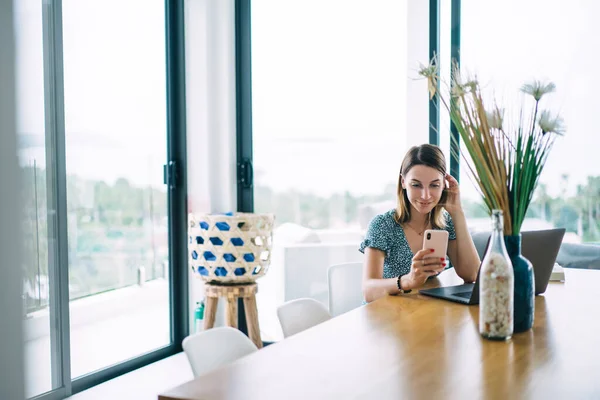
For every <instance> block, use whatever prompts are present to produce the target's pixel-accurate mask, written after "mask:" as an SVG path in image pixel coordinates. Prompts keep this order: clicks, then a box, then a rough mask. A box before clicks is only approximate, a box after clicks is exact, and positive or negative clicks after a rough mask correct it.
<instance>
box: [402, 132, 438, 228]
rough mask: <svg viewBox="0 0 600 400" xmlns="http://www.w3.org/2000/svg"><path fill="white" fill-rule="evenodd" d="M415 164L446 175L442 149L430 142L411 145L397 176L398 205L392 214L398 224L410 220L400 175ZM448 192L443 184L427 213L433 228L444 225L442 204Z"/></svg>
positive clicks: (408, 205)
mask: <svg viewBox="0 0 600 400" xmlns="http://www.w3.org/2000/svg"><path fill="white" fill-rule="evenodd" d="M416 165H424V166H426V167H431V168H433V169H436V170H438V171H439V172H440V173H441V174H442V175H443V176H444V177H445V176H446V157H444V153H442V150H441V149H440V148H439V147H438V146H435V145H432V144H422V145H420V146H413V147H411V148H410V149H409V150H408V152H407V153H406V155H405V156H404V160H403V161H402V166H401V167H400V176H399V177H398V205H397V206H396V213H395V214H394V220H396V222H397V223H398V224H403V223H405V222H408V221H410V218H411V215H410V202H409V200H408V196H407V195H406V190H404V189H403V188H402V176H403V175H404V176H405V175H406V174H407V173H408V171H410V170H411V169H412V167H414V166H416ZM447 197H448V193H447V192H446V189H445V186H444V192H443V193H442V197H441V198H440V201H439V202H438V203H437V204H436V205H435V207H434V208H433V210H432V211H431V212H430V213H429V223H430V224H431V226H432V227H433V229H444V228H445V227H446V218H445V214H444V206H443V204H445V203H446V198H447Z"/></svg>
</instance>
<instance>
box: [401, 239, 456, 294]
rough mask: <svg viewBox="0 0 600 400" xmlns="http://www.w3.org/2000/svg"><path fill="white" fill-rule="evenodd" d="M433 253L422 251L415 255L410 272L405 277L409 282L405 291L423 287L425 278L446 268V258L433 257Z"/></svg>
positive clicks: (428, 250) (431, 250)
mask: <svg viewBox="0 0 600 400" xmlns="http://www.w3.org/2000/svg"><path fill="white" fill-rule="evenodd" d="M434 252H435V250H434V249H423V250H419V251H418V252H417V254H415V256H414V257H413V259H412V264H411V266H410V272H409V273H408V274H407V275H406V276H407V280H408V281H409V282H408V285H406V286H407V287H406V288H407V289H414V288H417V287H419V286H421V285H423V284H424V283H425V281H426V280H427V278H429V277H430V276H434V275H437V274H439V273H440V272H442V271H443V270H444V269H445V268H446V258H445V257H444V258H442V257H439V256H437V255H433V253H434ZM403 286H404V285H403Z"/></svg>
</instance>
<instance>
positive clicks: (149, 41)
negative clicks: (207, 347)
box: [63, 0, 171, 378]
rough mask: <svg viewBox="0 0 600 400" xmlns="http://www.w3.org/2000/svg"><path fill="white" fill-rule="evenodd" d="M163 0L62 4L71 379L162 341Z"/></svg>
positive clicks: (165, 305) (166, 333)
mask: <svg viewBox="0 0 600 400" xmlns="http://www.w3.org/2000/svg"><path fill="white" fill-rule="evenodd" d="M164 19H165V11H164V2H163V1H147V0H126V1H124V0H112V1H102V2H98V1H82V0H64V1H63V40H64V75H65V78H64V81H65V130H66V133H65V142H66V171H67V208H68V216H67V217H68V227H69V294H70V323H71V375H72V377H73V378H76V377H79V376H82V375H85V374H88V373H90V372H93V371H96V370H99V369H101V368H105V367H107V366H110V365H113V364H116V363H119V362H121V361H124V360H127V359H130V358H133V357H135V356H138V355H141V354H143V353H147V352H150V351H152V350H155V349H157V348H160V347H163V346H166V345H168V344H169V343H170V342H171V337H170V324H169V285H168V279H167V275H166V273H167V268H166V267H167V264H168V260H169V252H168V234H167V233H168V230H167V227H168V225H167V194H166V189H165V186H164V185H163V170H162V166H163V164H165V160H166V154H167V148H166V145H167V142H166V92H165V90H166V81H165V79H166V71H165V64H166V60H165V47H164V43H165V39H164V34H165V25H164Z"/></svg>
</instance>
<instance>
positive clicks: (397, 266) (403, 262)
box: [359, 209, 456, 278]
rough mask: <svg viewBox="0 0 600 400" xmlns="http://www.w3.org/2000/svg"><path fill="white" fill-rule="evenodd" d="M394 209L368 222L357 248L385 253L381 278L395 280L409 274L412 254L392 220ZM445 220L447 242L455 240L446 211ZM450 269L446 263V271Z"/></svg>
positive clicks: (450, 266)
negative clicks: (368, 248) (370, 248)
mask: <svg viewBox="0 0 600 400" xmlns="http://www.w3.org/2000/svg"><path fill="white" fill-rule="evenodd" d="M395 213H396V210H395V209H391V210H390V211H388V212H385V213H383V214H379V215H376V216H375V217H374V218H373V219H372V220H371V222H370V224H369V228H368V229H367V234H366V235H365V239H364V240H363V241H362V243H361V244H360V247H359V251H360V252H361V253H364V252H365V248H367V247H372V248H375V249H379V250H382V251H383V252H385V260H384V262H383V278H396V277H398V276H400V275H406V274H408V273H409V272H410V266H411V264H412V259H413V257H414V254H413V252H412V250H411V248H410V245H409V244H408V241H407V240H406V235H405V234H404V229H403V228H402V226H401V225H400V224H398V223H397V222H396V220H395V219H394V215H395ZM444 217H445V218H446V228H445V230H447V231H448V240H456V231H455V230H454V223H453V222H452V218H451V217H450V214H449V213H448V212H447V211H444ZM448 268H452V264H451V263H450V262H448V265H447V266H446V269H448Z"/></svg>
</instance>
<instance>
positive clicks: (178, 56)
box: [32, 0, 189, 400]
mask: <svg viewBox="0 0 600 400" xmlns="http://www.w3.org/2000/svg"><path fill="white" fill-rule="evenodd" d="M164 4H165V35H166V66H167V68H166V75H167V76H166V85H167V99H166V100H167V106H166V113H167V126H166V131H167V135H166V140H167V154H166V156H167V159H168V164H169V165H173V166H174V167H175V168H174V169H173V171H174V172H175V175H174V176H173V177H171V180H170V184H169V186H168V191H169V195H168V212H169V238H168V241H169V258H170V267H169V303H170V304H169V309H170V326H169V329H170V334H171V343H170V344H169V345H167V346H164V347H162V348H159V349H155V350H153V351H151V352H148V353H146V354H143V355H141V356H139V357H135V358H132V359H130V360H126V361H124V362H121V363H118V364H116V365H113V366H109V367H107V368H104V369H102V370H100V371H96V372H93V373H90V374H88V375H85V376H82V377H78V378H76V379H72V378H71V348H70V324H69V290H68V287H69V268H68V265H69V260H68V226H67V217H66V216H67V182H66V143H65V115H64V68H63V37H62V0H44V1H43V4H42V7H43V9H42V15H43V22H42V28H43V43H44V47H43V48H44V100H45V101H44V107H45V128H46V135H45V136H46V160H47V161H46V164H47V171H48V175H49V177H48V179H47V185H48V211H49V213H48V215H49V218H48V231H49V236H50V238H49V239H51V240H49V246H48V247H49V252H48V254H49V255H48V257H49V268H48V269H49V271H48V275H49V279H50V315H51V318H50V324H51V326H50V332H51V364H52V365H51V371H52V387H53V388H52V390H51V391H49V392H46V393H43V394H40V395H38V396H35V397H33V398H32V399H36V400H38V399H39V400H55V399H63V398H65V397H67V396H70V395H72V394H76V393H78V392H81V391H83V390H86V389H88V388H90V387H92V386H95V385H97V384H100V383H103V382H105V381H107V380H110V379H113V378H115V377H117V376H120V375H123V374H125V373H128V372H130V371H133V370H135V369H138V368H140V367H143V366H145V365H148V364H150V363H153V362H155V361H158V360H161V359H163V358H165V357H168V356H171V355H173V354H176V353H179V352H181V351H182V348H181V343H182V341H183V339H184V338H185V337H186V336H187V335H188V333H189V324H188V307H187V302H188V290H189V289H188V283H189V282H188V273H187V271H188V268H187V257H186V254H187V248H186V246H187V239H186V237H187V233H186V230H187V201H186V198H187V183H186V125H185V124H186V108H185V38H184V0H165V2H164ZM61 266H62V268H61Z"/></svg>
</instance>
